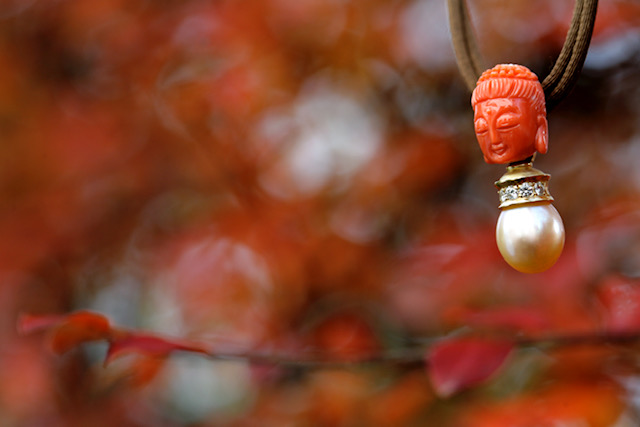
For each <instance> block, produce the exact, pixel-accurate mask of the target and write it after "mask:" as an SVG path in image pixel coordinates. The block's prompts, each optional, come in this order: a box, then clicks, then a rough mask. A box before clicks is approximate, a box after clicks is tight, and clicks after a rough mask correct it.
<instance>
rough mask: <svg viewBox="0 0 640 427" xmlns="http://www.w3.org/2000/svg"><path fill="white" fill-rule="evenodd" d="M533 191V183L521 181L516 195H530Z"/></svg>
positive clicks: (525, 196)
mask: <svg viewBox="0 0 640 427" xmlns="http://www.w3.org/2000/svg"><path fill="white" fill-rule="evenodd" d="M533 192H534V189H533V184H532V183H530V182H523V183H522V184H520V188H519V191H518V196H520V197H522V198H527V197H531V196H533Z"/></svg>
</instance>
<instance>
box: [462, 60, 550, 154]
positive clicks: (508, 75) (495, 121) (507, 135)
mask: <svg viewBox="0 0 640 427" xmlns="http://www.w3.org/2000/svg"><path fill="white" fill-rule="evenodd" d="M471 105H472V106H473V112H474V118H473V120H474V125H475V131H476V136H477V138H478V143H479V144H480V149H481V150H482V153H483V154H484V160H485V162H487V163H513V162H517V161H520V160H525V159H526V158H528V157H530V156H532V155H533V154H534V153H535V152H536V151H537V152H539V153H541V154H544V153H546V152H547V145H548V130H547V117H546V116H547V111H546V107H545V99H544V92H543V91H542V85H540V82H539V81H538V77H537V76H536V75H535V74H534V73H532V72H531V71H530V70H529V69H528V68H526V67H523V66H521V65H515V64H500V65H496V66H495V67H493V68H492V69H490V70H487V71H485V72H484V73H482V76H480V79H479V80H478V83H477V84H476V88H475V90H474V91H473V95H472V96H471Z"/></svg>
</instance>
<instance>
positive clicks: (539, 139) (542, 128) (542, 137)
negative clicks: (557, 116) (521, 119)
mask: <svg viewBox="0 0 640 427" xmlns="http://www.w3.org/2000/svg"><path fill="white" fill-rule="evenodd" d="M536 122H537V125H538V130H537V131H536V141H535V148H536V151H537V152H538V153H540V154H544V153H546V152H547V148H548V147H549V129H548V126H547V118H546V117H545V116H544V115H543V114H540V115H538V117H537V119H536Z"/></svg>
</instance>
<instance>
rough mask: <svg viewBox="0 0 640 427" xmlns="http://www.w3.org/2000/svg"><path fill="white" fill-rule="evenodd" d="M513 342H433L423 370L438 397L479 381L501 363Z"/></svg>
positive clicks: (463, 340)
mask: <svg viewBox="0 0 640 427" xmlns="http://www.w3.org/2000/svg"><path fill="white" fill-rule="evenodd" d="M512 349H513V343H511V342H509V341H504V340H495V339H483V338H456V339H449V340H445V341H441V342H439V343H437V344H435V345H433V346H432V347H431V348H430V350H429V353H428V355H427V372H428V374H429V377H430V378H431V383H432V384H433V387H434V389H435V391H436V393H437V394H438V395H439V396H440V397H449V396H451V395H453V394H455V393H457V392H459V391H461V390H464V389H467V388H470V387H473V386H475V385H478V384H481V383H483V382H484V381H486V380H487V379H489V378H490V377H491V376H492V375H493V374H494V373H495V372H496V371H497V370H498V369H499V368H500V367H501V366H502V365H503V364H504V361H505V360H506V358H507V356H508V355H509V354H510V353H511V350H512Z"/></svg>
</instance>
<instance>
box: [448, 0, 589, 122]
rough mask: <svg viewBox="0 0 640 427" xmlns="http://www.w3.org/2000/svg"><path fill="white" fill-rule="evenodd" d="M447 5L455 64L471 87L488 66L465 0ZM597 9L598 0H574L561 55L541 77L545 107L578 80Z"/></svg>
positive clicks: (550, 104)
mask: <svg viewBox="0 0 640 427" xmlns="http://www.w3.org/2000/svg"><path fill="white" fill-rule="evenodd" d="M447 6H448V9H449V26H450V29H451V40H452V42H453V48H454V51H455V54H456V60H457V62H458V68H459V69H460V73H461V74H462V78H463V79H464V81H465V83H466V85H467V87H468V88H469V90H470V91H473V89H474V88H475V86H476V82H477V81H478V78H479V77H480V75H481V74H482V72H483V71H484V70H486V69H487V68H488V67H487V66H486V65H485V61H484V59H483V58H482V55H481V53H480V50H479V48H478V45H477V42H476V39H475V36H474V33H473V28H472V25H471V19H470V17H469V10H468V9H467V4H466V2H465V0H447ZM597 9H598V0H576V3H575V7H574V10H573V17H572V18H571V25H570V26H569V31H568V32H567V37H566V39H565V41H564V45H563V46H562V50H561V51H560V55H559V56H558V59H556V62H555V63H554V65H553V67H552V68H551V71H550V72H549V74H548V75H547V76H546V77H545V78H544V79H541V80H542V88H543V90H544V94H545V98H546V104H547V111H550V110H551V109H553V108H554V107H555V106H557V105H558V104H559V103H560V101H562V100H563V99H564V98H565V97H566V96H567V95H568V93H569V92H570V91H571V89H572V88H573V86H574V85H575V83H576V81H577V80H578V76H579V75H580V70H582V66H583V65H584V60H585V58H586V57H587V51H588V50H589V43H591V35H592V34H593V25H594V23H595V20H596V12H597Z"/></svg>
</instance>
